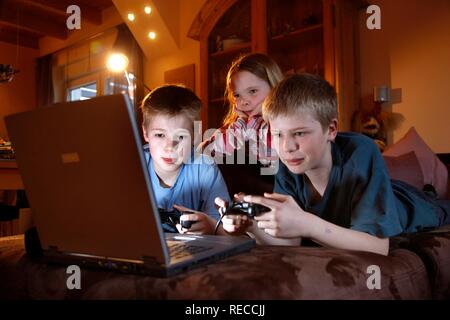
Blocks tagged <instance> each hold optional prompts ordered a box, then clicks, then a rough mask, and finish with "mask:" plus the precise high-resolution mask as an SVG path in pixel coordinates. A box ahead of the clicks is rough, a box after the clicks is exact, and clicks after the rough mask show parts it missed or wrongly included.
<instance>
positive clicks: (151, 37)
mask: <svg viewBox="0 0 450 320" xmlns="http://www.w3.org/2000/svg"><path fill="white" fill-rule="evenodd" d="M148 37H149V38H150V39H152V40H155V38H156V33H154V32H153V31H150V32H149V33H148Z"/></svg>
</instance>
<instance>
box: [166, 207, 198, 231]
mask: <svg viewBox="0 0 450 320" xmlns="http://www.w3.org/2000/svg"><path fill="white" fill-rule="evenodd" d="M158 211H159V216H160V218H161V223H162V224H163V229H164V230H165V231H167V232H174V233H177V232H178V230H177V227H176V225H177V224H178V223H179V224H181V226H182V227H183V228H186V229H189V228H191V227H192V225H193V224H194V223H196V222H197V221H190V220H180V217H181V216H182V215H183V214H191V213H195V212H193V211H179V210H177V209H175V208H173V209H172V210H165V209H161V208H158Z"/></svg>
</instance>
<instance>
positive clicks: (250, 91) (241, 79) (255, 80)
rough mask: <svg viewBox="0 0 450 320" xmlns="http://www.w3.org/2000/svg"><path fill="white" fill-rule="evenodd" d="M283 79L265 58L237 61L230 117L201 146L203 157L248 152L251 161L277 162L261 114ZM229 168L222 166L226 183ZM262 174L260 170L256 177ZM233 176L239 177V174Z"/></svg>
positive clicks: (231, 74) (229, 82)
mask: <svg viewBox="0 0 450 320" xmlns="http://www.w3.org/2000/svg"><path fill="white" fill-rule="evenodd" d="M282 78H283V74H282V72H281V70H280V68H279V67H278V65H277V64H276V62H275V61H274V60H272V59H271V58H270V57H269V56H267V55H265V54H261V53H252V54H247V55H244V56H241V57H240V58H238V59H237V60H235V61H234V62H233V63H232V65H231V67H230V69H229V70H228V75H227V79H226V90H225V96H226V98H227V99H228V102H229V110H228V114H227V115H226V116H225V119H224V121H223V126H222V127H221V128H220V129H218V130H217V131H216V132H215V133H214V134H213V136H212V137H211V138H210V139H208V140H206V141H205V142H204V143H203V144H202V145H201V146H200V147H201V148H202V150H203V153H205V154H207V155H211V156H213V157H215V158H216V160H217V159H218V157H221V156H230V155H234V154H235V152H236V151H239V150H245V156H246V158H247V160H248V159H249V157H252V158H253V159H255V160H258V161H259V163H260V164H262V165H264V166H267V165H268V164H270V161H271V160H274V159H276V154H275V152H272V150H271V141H270V132H269V125H268V123H266V122H265V121H264V120H263V118H262V116H261V110H262V103H263V101H264V99H265V98H266V96H267V95H268V94H269V92H270V90H271V89H272V88H273V87H274V86H275V85H276V84H277V83H278V82H280V81H281V80H282ZM274 157H275V158H274ZM249 162H250V163H251V161H249ZM253 163H254V162H253ZM246 164H248V163H246ZM252 167H253V168H254V167H255V166H252ZM229 168H231V167H230V166H227V163H225V166H222V171H225V172H224V175H225V179H226V180H227V174H226V171H227V169H229ZM239 168H240V169H241V170H242V172H245V174H248V173H249V171H250V172H251V171H252V169H251V168H250V169H249V168H248V166H247V168H246V169H244V166H242V165H241V166H240V167H239ZM230 170H231V169H230ZM259 172H260V170H259V168H258V171H257V172H256V173H257V174H259ZM230 174H233V175H235V174H236V172H232V173H230ZM234 178H237V177H234ZM241 178H243V177H241ZM228 180H229V179H228ZM242 180H243V179H241V190H240V191H245V190H243V189H245V188H242ZM270 188H271V187H270ZM231 189H232V190H231V191H232V192H233V191H235V190H233V188H232V187H231Z"/></svg>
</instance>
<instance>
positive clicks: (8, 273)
mask: <svg viewBox="0 0 450 320" xmlns="http://www.w3.org/2000/svg"><path fill="white" fill-rule="evenodd" d="M412 134H414V133H412ZM400 144H401V143H400ZM386 151H388V152H387V153H386V154H385V157H386V158H385V159H386V162H387V164H388V170H389V172H390V174H391V175H393V176H395V177H396V178H398V177H399V176H398V175H401V174H404V172H403V173H402V172H397V171H396V169H398V170H400V171H401V170H404V169H403V168H404V167H405V166H406V167H407V168H408V170H413V171H414V170H420V171H421V172H422V170H423V169H422V168H421V167H420V166H417V164H418V163H419V162H420V160H419V159H418V158H419V157H417V156H416V159H415V160H414V162H415V164H416V167H415V168H416V169H414V167H412V166H411V157H410V156H408V157H405V156H404V155H405V154H408V153H410V152H411V150H406V151H404V150H403V151H402V152H404V153H401V154H400V155H395V152H393V151H396V150H393V149H391V150H389V149H388V150H386ZM413 151H414V154H416V153H417V154H418V153H419V151H417V152H416V151H415V150H413ZM391 152H393V153H394V155H392V153H391ZM388 157H391V159H388ZM421 158H422V159H423V155H421ZM439 158H440V159H441V160H439V159H438V158H437V157H436V155H433V157H432V160H429V159H428V160H427V161H433V163H434V167H433V168H434V169H433V170H436V168H439V169H442V166H443V167H444V168H445V170H446V176H445V177H446V179H445V181H444V182H442V181H440V182H439V183H436V181H435V180H433V179H441V178H442V177H441V176H439V174H438V175H435V173H434V172H426V174H423V172H422V175H421V176H422V179H425V176H427V177H428V178H429V179H430V180H423V181H421V182H420V183H421V184H423V183H424V181H425V182H426V184H431V185H439V186H441V185H442V183H444V184H445V183H446V189H447V187H448V172H449V168H450V161H449V160H450V159H449V158H450V154H440V155H439ZM405 159H407V161H408V163H401V162H402V161H406V160H405ZM436 159H437V160H436ZM435 161H439V163H438V165H436V163H437V162H436V163H435ZM399 162H400V163H399ZM425 165H426V164H425ZM441 165H442V166H441ZM427 170H428V169H427ZM416 175H419V171H418V172H417V173H416V172H411V171H409V174H407V175H406V177H404V179H409V178H411V176H414V177H415V178H416ZM419 176H420V175H419ZM439 192H448V189H447V191H445V190H443V189H439ZM446 196H447V197H448V193H447V194H446ZM27 249H29V247H28V248H27ZM26 251H27V250H26V247H25V242H24V236H23V235H15V236H10V237H3V238H0V300H5V299H7V300H16V299H57V300H59V299H164V300H166V299H169V300H174V299H176V300H196V299H200V300H210V299H214V300H216V299H227V300H255V299H257V300H268V299H271V300H272V299H275V300H278V299H289V300H292V299H308V300H309V299H314V300H315V299H358V300H360V299H371V300H372V299H408V300H409V299H415V300H416V299H421V300H428V299H436V300H448V299H450V225H445V226H442V227H440V228H437V229H435V230H432V231H423V232H419V233H415V234H407V235H399V236H397V237H393V238H391V240H390V250H389V254H388V256H381V255H378V254H374V253H367V252H358V251H349V250H338V249H330V248H323V247H318V246H316V245H309V246H302V247H273V246H257V247H255V248H254V249H252V250H251V251H249V252H247V253H244V254H239V255H236V256H232V257H229V258H226V259H224V260H220V261H218V262H215V263H211V264H207V265H204V266H200V267H197V268H195V269H193V270H190V271H187V272H184V273H182V274H179V275H177V276H174V277H170V278H156V277H151V276H144V275H134V274H124V273H118V272H113V271H110V270H98V269H82V273H81V289H79V290H77V289H74V290H70V289H68V288H67V285H66V281H67V278H68V274H67V273H66V267H65V266H63V265H56V264H46V263H42V262H40V261H38V260H36V259H34V258H32V257H31V256H30V255H27V254H26ZM374 270H375V271H374ZM377 270H378V271H379V275H380V277H379V278H378V280H379V281H378V282H377V278H374V276H375V275H376V272H377Z"/></svg>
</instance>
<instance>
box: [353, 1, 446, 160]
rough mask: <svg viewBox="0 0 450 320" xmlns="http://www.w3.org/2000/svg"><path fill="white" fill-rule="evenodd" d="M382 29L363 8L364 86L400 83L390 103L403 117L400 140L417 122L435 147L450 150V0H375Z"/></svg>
mask: <svg viewBox="0 0 450 320" xmlns="http://www.w3.org/2000/svg"><path fill="white" fill-rule="evenodd" d="M371 3H372V4H377V5H379V6H380V8H381V27H382V29H381V30H368V29H367V28H366V24H365V20H366V18H367V16H368V15H367V14H365V11H364V12H361V14H360V36H361V38H360V43H361V51H360V53H361V90H362V96H363V97H367V96H369V95H371V93H372V88H373V86H375V85H382V84H388V85H390V86H391V88H394V89H396V88H401V94H402V96H401V101H400V102H399V103H394V104H392V105H387V106H386V108H387V109H390V108H391V110H392V111H393V112H395V113H400V114H402V115H403V116H404V118H405V120H404V121H403V122H402V123H401V125H400V127H399V128H398V129H396V130H395V131H394V132H393V135H392V139H393V141H394V142H395V141H398V140H399V139H400V138H401V137H402V136H403V135H404V134H405V133H406V131H407V130H408V129H409V128H410V127H411V126H414V127H415V128H416V129H417V131H418V132H419V134H420V135H421V136H422V137H423V139H424V140H425V142H426V143H427V144H428V145H429V146H430V147H431V149H432V150H433V151H435V152H450V139H449V138H448V137H449V136H450V129H449V126H448V120H449V118H450V102H449V101H450V77H449V74H450V58H449V57H450V32H449V30H450V1H448V0H432V1H422V0H395V1H392V0H374V1H371Z"/></svg>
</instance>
